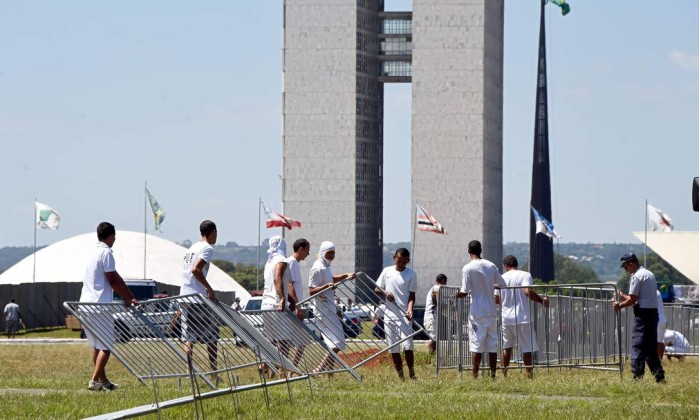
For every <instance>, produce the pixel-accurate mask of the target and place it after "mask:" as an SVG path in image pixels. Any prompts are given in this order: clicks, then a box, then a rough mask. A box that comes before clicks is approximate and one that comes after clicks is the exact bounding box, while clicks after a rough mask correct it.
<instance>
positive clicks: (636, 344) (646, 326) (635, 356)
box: [612, 253, 665, 382]
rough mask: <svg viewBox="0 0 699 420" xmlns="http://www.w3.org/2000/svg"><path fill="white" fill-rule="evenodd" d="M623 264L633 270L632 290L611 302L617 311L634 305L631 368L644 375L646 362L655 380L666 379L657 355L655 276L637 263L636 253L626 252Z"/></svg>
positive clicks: (638, 376) (636, 376)
mask: <svg viewBox="0 0 699 420" xmlns="http://www.w3.org/2000/svg"><path fill="white" fill-rule="evenodd" d="M621 267H622V268H623V269H624V270H626V272H627V273H629V274H631V283H630V285H629V294H628V295H627V294H625V293H622V292H619V293H620V295H621V299H622V300H621V302H616V301H614V303H612V307H613V308H614V310H615V311H619V310H620V309H621V308H626V307H629V306H633V315H634V322H633V335H632V349H631V371H632V372H633V377H634V379H641V378H642V377H643V374H644V373H645V364H646V363H648V368H649V369H650V371H651V373H652V374H653V375H654V376H655V381H656V382H665V371H664V370H663V366H662V364H661V363H660V359H659V358H658V353H657V351H656V341H657V334H658V330H657V328H658V302H657V298H656V293H655V291H656V283H655V276H654V275H653V273H651V272H650V271H648V270H646V269H645V268H643V266H641V265H640V264H639V263H638V258H636V255H635V254H631V253H628V254H624V255H623V256H622V257H621Z"/></svg>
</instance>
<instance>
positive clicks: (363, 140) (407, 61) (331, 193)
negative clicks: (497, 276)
mask: <svg viewBox="0 0 699 420" xmlns="http://www.w3.org/2000/svg"><path fill="white" fill-rule="evenodd" d="M283 44H284V45H283V78H284V81H283V86H284V88H283V89H284V92H283V188H282V189H283V193H282V194H283V197H282V201H283V207H284V212H285V213H287V214H289V215H291V216H292V217H294V218H297V219H299V220H301V221H302V222H303V228H302V229H299V230H292V231H289V232H287V233H286V237H287V239H288V240H289V242H293V240H295V239H296V238H298V237H300V236H303V237H305V238H307V239H309V240H310V241H311V243H312V247H313V249H314V250H315V249H317V247H318V246H319V244H320V242H321V241H323V240H331V241H333V242H334V243H335V245H336V246H337V257H336V261H335V263H334V264H333V271H334V272H335V273H342V272H348V271H365V272H367V273H368V274H370V275H371V276H373V277H376V276H377V275H378V274H379V272H380V271H381V268H382V245H383V235H382V226H383V84H384V83H412V107H413V108H412V175H411V177H412V202H413V203H415V202H416V201H419V202H420V203H421V204H422V206H423V207H425V208H426V209H428V210H429V211H430V212H432V213H433V214H434V216H435V217H437V218H438V220H439V221H440V222H441V223H442V225H444V227H445V228H446V229H447V231H448V234H447V235H438V234H434V233H430V232H420V231H418V232H417V233H416V238H415V243H414V244H413V245H414V249H412V250H411V251H412V252H413V255H414V266H413V268H414V269H415V270H416V271H417V273H418V278H419V291H418V299H424V295H425V293H426V291H427V289H428V288H429V287H430V286H431V284H432V283H433V282H434V278H435V276H436V275H437V274H438V273H445V274H446V275H447V276H448V277H449V283H450V284H452V285H455V284H458V283H459V282H460V279H461V268H462V266H463V265H464V263H466V262H467V260H468V255H467V252H466V244H467V243H468V241H469V240H471V239H479V240H481V242H483V246H484V257H485V258H488V259H491V260H492V261H494V262H495V263H496V264H498V265H499V261H500V259H501V254H502V69H503V0H413V10H412V11H401V12H394V11H384V2H383V1H382V0H285V1H284V40H283ZM406 175H407V174H406ZM414 213H415V212H414V210H413V214H414ZM414 219H415V216H414V215H413V223H414V222H415V220H414ZM423 302H424V300H423Z"/></svg>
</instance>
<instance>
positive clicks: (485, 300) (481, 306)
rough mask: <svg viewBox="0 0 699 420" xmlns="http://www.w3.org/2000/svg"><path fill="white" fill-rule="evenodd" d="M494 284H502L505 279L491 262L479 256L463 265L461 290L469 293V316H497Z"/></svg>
mask: <svg viewBox="0 0 699 420" xmlns="http://www.w3.org/2000/svg"><path fill="white" fill-rule="evenodd" d="M495 284H497V285H499V286H504V285H505V281H504V280H503V279H502V276H500V273H499V272H498V268H497V267H496V266H495V264H493V263H492V262H490V261H488V260H485V259H482V258H479V259H475V260H472V261H471V262H469V263H468V264H466V265H465V266H464V268H463V270H462V283H461V292H463V293H470V295H471V309H470V312H469V315H470V316H472V317H474V318H482V317H495V316H497V308H496V307H495V296H494V291H495V287H494V286H495Z"/></svg>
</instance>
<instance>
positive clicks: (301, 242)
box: [294, 238, 311, 252]
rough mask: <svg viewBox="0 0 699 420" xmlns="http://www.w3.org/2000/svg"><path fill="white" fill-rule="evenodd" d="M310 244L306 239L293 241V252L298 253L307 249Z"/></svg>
mask: <svg viewBox="0 0 699 420" xmlns="http://www.w3.org/2000/svg"><path fill="white" fill-rule="evenodd" d="M310 246H311V243H310V242H308V240H307V239H304V238H298V239H297V240H295V241H294V252H298V251H299V249H301V248H309V247H310Z"/></svg>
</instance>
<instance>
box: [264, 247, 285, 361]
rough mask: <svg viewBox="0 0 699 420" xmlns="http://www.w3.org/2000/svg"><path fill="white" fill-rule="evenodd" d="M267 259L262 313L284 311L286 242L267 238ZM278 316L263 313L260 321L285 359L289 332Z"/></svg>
mask: <svg viewBox="0 0 699 420" xmlns="http://www.w3.org/2000/svg"><path fill="white" fill-rule="evenodd" d="M267 253H268V254H269V257H268V258H267V263H266V264H265V272H264V277H265V288H264V292H263V293H262V310H263V311H280V312H281V311H284V310H285V309H286V304H287V302H288V299H287V295H288V293H289V279H290V277H289V270H288V269H287V268H288V265H289V264H288V262H287V258H286V241H285V240H284V238H282V237H281V236H279V235H276V236H272V237H271V238H269V249H268V250H267ZM279 315H280V314H275V313H272V312H263V313H262V321H263V323H264V326H265V331H266V332H267V334H268V335H269V336H270V338H271V339H272V344H274V345H275V346H276V347H277V349H278V350H279V351H280V352H281V353H282V355H284V356H285V357H286V356H288V355H289V349H290V345H291V344H290V341H291V337H290V336H289V331H287V328H286V326H285V325H284V323H283V322H280V321H279V318H278V317H279Z"/></svg>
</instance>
